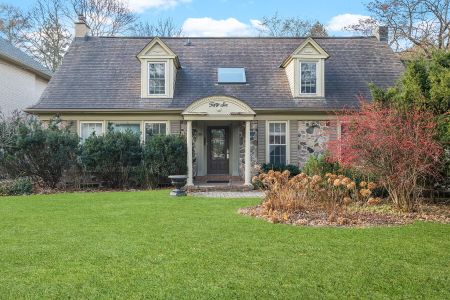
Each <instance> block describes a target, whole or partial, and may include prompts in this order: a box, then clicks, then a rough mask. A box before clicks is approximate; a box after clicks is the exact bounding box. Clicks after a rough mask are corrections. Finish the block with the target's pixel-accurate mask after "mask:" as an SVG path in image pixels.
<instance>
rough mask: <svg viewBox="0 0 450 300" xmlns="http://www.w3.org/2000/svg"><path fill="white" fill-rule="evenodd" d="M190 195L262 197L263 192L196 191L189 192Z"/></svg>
mask: <svg viewBox="0 0 450 300" xmlns="http://www.w3.org/2000/svg"><path fill="white" fill-rule="evenodd" d="M190 195H192V196H197V197H208V198H262V197H264V193H263V192H260V191H249V192H222V191H217V192H198V193H190Z"/></svg>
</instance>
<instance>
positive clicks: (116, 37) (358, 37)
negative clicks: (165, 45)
mask: <svg viewBox="0 0 450 300" xmlns="http://www.w3.org/2000/svg"><path fill="white" fill-rule="evenodd" d="M156 37H158V38H160V39H174V40H177V39H194V40H207V39H215V40H220V39H222V40H232V39H240V40H245V39H249V40H269V39H277V40H298V39H307V38H309V37H308V36H302V37H273V36H270V37H269V36H263V37H257V36H248V37H243V36H236V37H233V36H229V37H220V36H218V37H213V36H211V37H198V36H194V37H191V36H184V37H173V36H172V37H171V36H90V37H89V38H102V39H153V38H156ZM311 38H313V39H319V40H339V39H349V40H352V39H355V40H356V39H376V37H375V36H327V37H311Z"/></svg>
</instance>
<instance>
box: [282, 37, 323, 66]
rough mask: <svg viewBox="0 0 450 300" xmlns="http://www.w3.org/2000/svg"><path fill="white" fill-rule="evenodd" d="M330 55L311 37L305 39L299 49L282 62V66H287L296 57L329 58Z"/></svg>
mask: <svg viewBox="0 0 450 300" xmlns="http://www.w3.org/2000/svg"><path fill="white" fill-rule="evenodd" d="M329 57H330V55H329V54H328V53H327V52H326V51H325V50H324V49H323V48H322V47H321V46H320V45H319V44H318V43H317V42H316V41H315V40H314V39H313V38H311V37H309V38H307V39H306V40H304V41H303V42H302V43H301V44H300V46H298V47H297V49H295V50H294V52H292V54H291V55H289V56H288V57H286V58H285V59H284V61H283V62H282V63H281V67H282V68H284V67H286V66H287V65H288V64H289V63H290V62H291V60H293V59H295V58H300V59H308V58H315V59H327V58H329Z"/></svg>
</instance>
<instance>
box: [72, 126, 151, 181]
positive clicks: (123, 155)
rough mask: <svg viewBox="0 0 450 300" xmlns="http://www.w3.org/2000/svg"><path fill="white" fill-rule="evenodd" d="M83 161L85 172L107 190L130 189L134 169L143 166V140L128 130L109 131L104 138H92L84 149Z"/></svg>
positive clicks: (88, 139) (86, 142)
mask: <svg viewBox="0 0 450 300" xmlns="http://www.w3.org/2000/svg"><path fill="white" fill-rule="evenodd" d="M81 161H82V163H83V164H84V166H85V168H86V171H88V172H91V173H93V175H95V176H96V177H97V178H98V179H99V180H101V181H102V183H104V184H105V185H106V186H108V187H111V188H123V187H130V183H131V182H133V180H132V178H131V176H132V175H133V173H134V169H135V168H138V167H139V166H140V165H141V163H142V147H141V141H140V136H139V134H136V133H133V132H131V131H129V130H128V131H125V132H113V131H111V130H108V131H107V132H106V133H105V134H104V135H102V136H95V135H92V136H90V137H89V138H87V139H86V141H85V142H84V144H83V146H82V153H81ZM134 182H135V181H134Z"/></svg>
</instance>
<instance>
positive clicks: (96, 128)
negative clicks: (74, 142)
mask: <svg viewBox="0 0 450 300" xmlns="http://www.w3.org/2000/svg"><path fill="white" fill-rule="evenodd" d="M80 129H81V130H80V137H81V141H85V140H86V139H87V138H88V137H90V136H91V135H102V134H103V123H102V122H82V123H81V128H80Z"/></svg>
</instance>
